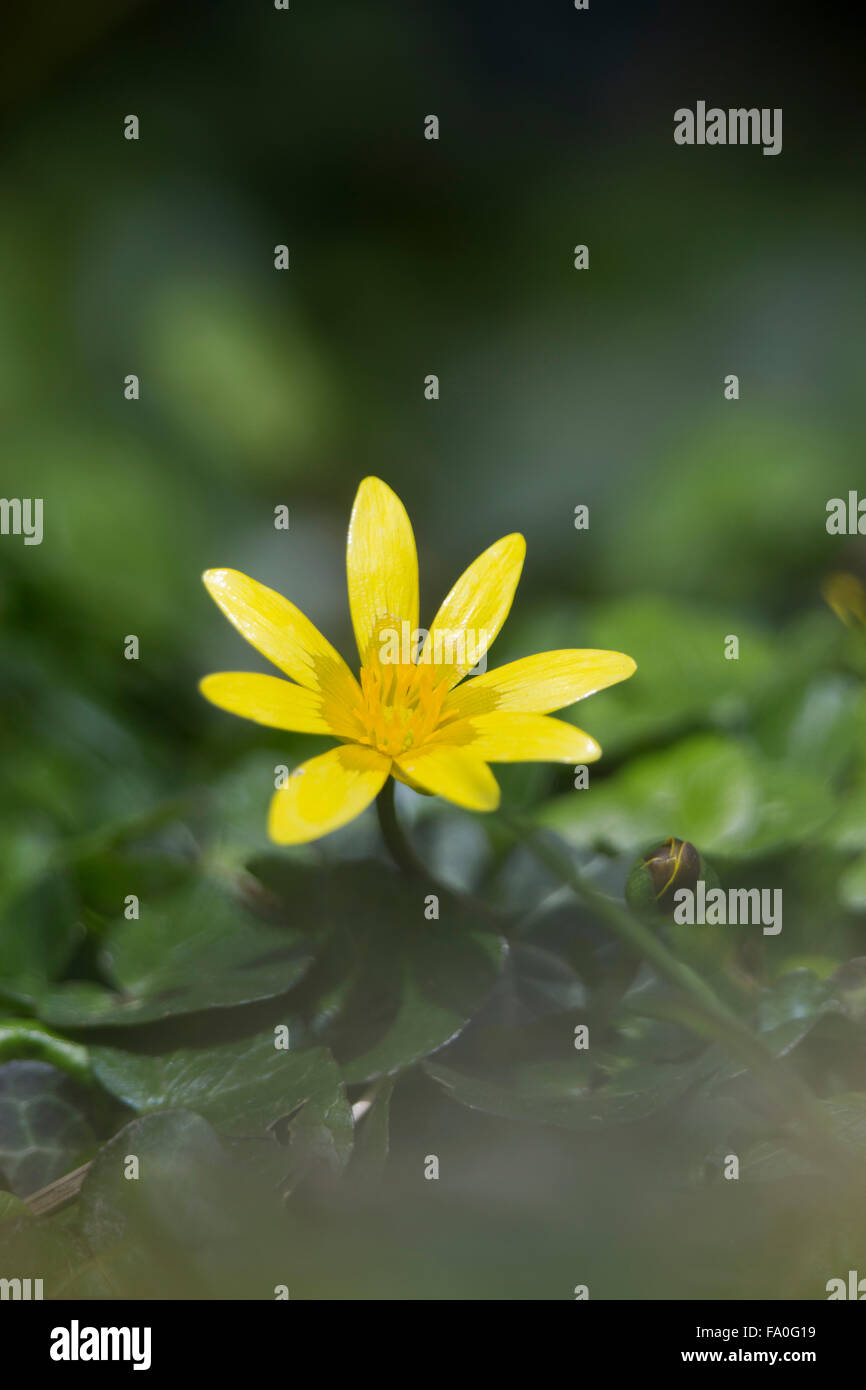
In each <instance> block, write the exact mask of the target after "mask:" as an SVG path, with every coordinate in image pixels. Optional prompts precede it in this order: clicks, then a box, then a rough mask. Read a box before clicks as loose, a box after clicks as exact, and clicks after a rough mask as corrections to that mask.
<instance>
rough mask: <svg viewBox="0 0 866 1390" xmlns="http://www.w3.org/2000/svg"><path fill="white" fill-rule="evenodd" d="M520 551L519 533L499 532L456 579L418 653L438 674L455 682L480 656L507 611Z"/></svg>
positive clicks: (521, 557)
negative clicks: (499, 535)
mask: <svg viewBox="0 0 866 1390" xmlns="http://www.w3.org/2000/svg"><path fill="white" fill-rule="evenodd" d="M525 555H526V541H525V540H524V539H523V537H522V536H521V535H519V534H518V533H517V532H515V533H514V534H513V535H511V536H503V538H502V540H500V541H496V542H495V544H494V545H491V546H489V547H488V548H487V550H485V551H484V553H483V554H482V555H479V557H478V559H477V560H474V561H473V562H472V564H471V565H470V566H469V568H468V570H465V571H464V573H463V574H462V575H461V576H460V578H459V579H458V580H457V583H456V584H455V585H454V588H453V589H452V590H451V592H450V593H449V595H448V597H447V598H446V599H445V601H444V603H443V604H442V607H441V608H440V609H439V612H438V613H437V614H436V617H435V618H434V619H433V622H432V624H431V627H430V633H429V636H428V637H427V640H426V641H425V643H424V646H423V648H422V651H421V655H420V657H419V660H420V661H429V662H430V663H431V664H432V665H433V666H434V667H435V668H436V678H437V680H441V679H443V678H446V679H447V681H448V684H449V686H451V685H456V684H457V682H458V681H459V680H461V679H462V678H463V676H465V675H466V672H467V671H471V670H472V667H473V666H475V665H476V664H477V662H478V661H480V659H481V657H482V656H483V655H484V653H485V652H486V651H487V648H488V647H489V646H490V643H491V642H492V641H493V639H494V637H495V636H496V634H497V632H498V631H499V629H500V628H501V627H502V624H503V623H504V622H505V619H506V618H507V617H508V611H509V609H510V608H511V603H512V600H513V598H514V591H515V589H516V588H517V581H518V580H519V578H520V572H521V570H522V569H523V560H524V556H525Z"/></svg>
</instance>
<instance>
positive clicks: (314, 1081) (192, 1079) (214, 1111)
mask: <svg viewBox="0 0 866 1390" xmlns="http://www.w3.org/2000/svg"><path fill="white" fill-rule="evenodd" d="M274 1042H275V1037H274V1034H273V1033H270V1034H268V1033H265V1034H259V1035H257V1036H255V1037H252V1038H246V1039H243V1040H242V1041H239V1042H231V1043H219V1044H217V1045H216V1046H213V1047H201V1048H182V1049H180V1050H179V1051H176V1052H169V1053H166V1054H164V1055H162V1056H150V1055H145V1054H141V1053H134V1052H125V1051H122V1050H121V1049H120V1048H114V1047H96V1048H93V1049H92V1050H91V1062H92V1065H93V1072H94V1075H95V1076H96V1078H97V1079H98V1080H99V1081H100V1082H101V1083H102V1085H103V1086H104V1087H105V1088H106V1090H107V1091H109V1092H110V1093H111V1094H112V1095H114V1096H116V1097H117V1099H118V1100H121V1101H123V1102H124V1103H125V1104H126V1105H129V1106H131V1108H132V1109H133V1110H136V1111H137V1112H138V1113H139V1114H146V1113H147V1112H149V1111H155V1110H174V1109H180V1110H196V1111H197V1112H198V1113H199V1114H201V1115H203V1116H204V1118H205V1119H206V1120H207V1121H208V1122H209V1123H210V1124H212V1125H213V1126H214V1127H215V1128H216V1129H218V1130H220V1132H221V1133H224V1134H226V1135H249V1136H252V1135H256V1134H258V1133H260V1132H261V1131H262V1130H264V1129H266V1128H267V1127H269V1126H270V1125H273V1124H274V1123H275V1122H276V1121H277V1120H279V1119H280V1118H281V1117H282V1116H284V1115H288V1114H290V1113H291V1112H292V1111H294V1110H297V1109H298V1107H302V1108H301V1109H300V1111H299V1113H298V1115H297V1117H296V1119H295V1120H294V1121H293V1127H292V1138H293V1141H294V1140H297V1141H298V1142H299V1144H300V1145H301V1146H303V1148H304V1149H305V1150H306V1151H307V1152H308V1153H310V1154H312V1155H313V1156H315V1157H316V1158H319V1159H323V1160H324V1161H325V1162H327V1163H328V1164H329V1165H330V1166H331V1167H333V1168H334V1169H340V1168H342V1166H343V1165H344V1164H345V1162H346V1161H347V1159H348V1157H349V1154H350V1152H351V1147H352V1112H351V1108H350V1106H349V1104H348V1101H347V1100H346V1093H345V1089H344V1086H343V1083H342V1079H341V1077H340V1073H339V1070H338V1069H337V1066H336V1064H335V1063H334V1060H333V1058H332V1057H331V1055H330V1053H329V1052H328V1051H327V1050H326V1049H324V1048H312V1049H310V1050H307V1051H297V1052H294V1051H292V1050H283V1049H281V1048H277V1047H275V1045H274Z"/></svg>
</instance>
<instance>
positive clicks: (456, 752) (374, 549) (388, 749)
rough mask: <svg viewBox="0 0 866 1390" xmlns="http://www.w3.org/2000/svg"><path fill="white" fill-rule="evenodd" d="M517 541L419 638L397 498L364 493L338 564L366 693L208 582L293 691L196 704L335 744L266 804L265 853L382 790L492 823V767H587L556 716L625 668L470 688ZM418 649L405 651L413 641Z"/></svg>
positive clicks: (322, 652)
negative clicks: (425, 797) (444, 802)
mask: <svg viewBox="0 0 866 1390" xmlns="http://www.w3.org/2000/svg"><path fill="white" fill-rule="evenodd" d="M525 552H526V544H525V542H524V539H523V537H522V536H520V535H517V534H515V535H511V536H505V537H503V539H502V540H500V541H496V543H495V544H494V545H491V546H490V547H489V549H488V550H485V551H484V553H483V555H480V556H479V557H478V559H477V560H476V561H475V562H474V564H471V565H470V566H469V568H468V569H467V570H466V572H465V573H464V574H463V575H462V576H461V578H460V579H458V581H457V583H456V584H455V585H454V588H453V589H452V590H451V592H450V593H449V594H448V596H447V598H446V599H445V601H444V603H443V604H442V606H441V607H440V609H439V611H438V613H437V614H436V616H435V618H434V619H433V623H432V625H431V628H430V630H429V633H427V634H426V635H425V636H423V637H422V636H421V635H420V630H419V629H418V560H417V556H416V553H415V537H414V535H413V533H412V525H411V523H410V521H409V518H408V516H407V515H406V510H405V508H404V506H403V504H402V502H401V501H400V499H399V497H397V495H396V494H395V493H394V492H392V491H391V489H390V488H389V487H388V486H387V485H386V484H385V483H383V482H382V481H381V480H380V479H379V478H365V479H364V481H363V482H362V483H361V485H360V487H359V488H358V493H357V496H356V498H355V505H354V507H353V508H352V517H351V520H350V522H349V536H348V543H347V551H346V567H347V570H348V578H349V607H350V610H351V614H352V625H353V627H354V629H355V638H356V640H357V643H358V651H359V653H360V656H361V672H360V683H359V682H358V681H357V680H356V679H355V677H354V675H353V674H352V672H351V671H350V670H349V667H348V666H347V665H346V663H345V661H344V660H343V658H342V657H341V656H340V655H339V653H338V652H336V651H335V650H334V648H333V647H332V646H331V644H330V643H329V642H328V641H327V640H326V639H325V638H324V637H323V636H322V634H321V633H320V632H319V631H318V629H317V628H315V627H314V626H313V624H312V623H311V622H310V621H309V619H308V618H305V617H304V615H303V613H301V612H300V611H299V610H298V609H297V608H296V607H295V606H294V604H292V603H290V602H289V601H288V599H285V598H282V597H281V595H280V594H277V593H274V591H273V590H272V589H266V588H265V587H264V585H262V584H259V583H257V582H256V580H254V579H248V578H247V577H246V575H243V574H240V573H238V571H237V570H228V569H218V570H208V571H207V572H206V574H205V575H204V582H205V584H206V586H207V589H208V592H209V593H210V594H211V596H212V598H214V599H215V601H216V602H217V603H218V604H219V606H220V608H221V609H222V610H223V612H224V613H225V615H226V617H227V618H229V620H230V621H231V622H232V623H234V625H235V627H236V628H237V629H238V631H239V632H240V633H241V634H242V635H243V636H244V637H245V638H246V639H247V641H248V642H250V643H251V644H252V645H253V646H254V647H255V648H256V649H257V650H258V651H260V652H261V653H262V654H263V655H264V656H266V657H267V658H268V660H269V661H272V662H273V663H274V665H275V666H278V667H279V669H280V670H281V671H283V672H284V673H285V675H287V676H288V677H289V679H288V680H287V681H286V680H282V679H280V678H279V677H277V676H266V675H256V674H251V673H249V672H224V673H222V674H220V675H214V676H206V677H205V679H204V680H203V681H202V682H201V691H202V694H203V695H205V696H206V698H207V699H208V700H210V701H211V702H212V703H213V704H215V705H219V707H220V708H221V709H225V710H229V711H230V712H231V713H232V714H239V715H241V716H242V717H243V718H245V719H254V720H256V722H257V723H259V724H267V725H269V726H270V727H271V728H275V729H289V730H293V731H294V732H296V733H307V734H331V735H332V736H333V737H334V738H336V739H338V740H339V744H338V746H337V747H336V748H332V749H331V750H330V752H328V753H323V754H322V755H321V756H320V757H316V758H311V759H310V760H309V761H308V762H305V763H302V764H301V766H300V767H298V768H296V769H295V771H294V772H293V773H292V775H291V777H290V778H289V780H288V782H287V783H286V785H285V786H284V787H281V788H280V789H279V790H278V791H277V792H276V793H275V795H274V798H273V801H272V802H271V809H270V814H269V819H268V831H269V833H270V835H271V838H272V839H274V840H276V841H277V842H278V843H280V844H302V843H304V842H305V841H308V840H315V839H318V838H319V837H320V836H322V835H327V834H329V832H330V831H332V830H337V829H338V828H339V827H340V826H341V825H345V824H346V822H347V821H350V820H352V819H353V818H354V817H355V816H357V815H359V814H360V812H361V811H363V810H364V808H365V807H366V806H368V805H369V804H370V802H371V801H372V800H373V799H374V798H375V797H376V796H377V795H378V793H379V792H380V791H381V790H382V787H383V786H384V784H385V782H386V781H387V779H388V777H389V776H394V777H396V778H398V780H399V781H401V782H405V783H407V784H408V785H409V786H410V787H414V788H415V789H416V790H417V791H424V792H429V793H433V794H435V795H438V796H444V797H447V799H448V800H449V801H453V802H455V803H456V804H457V805H458V806H463V807H466V808H467V809H469V810H472V811H492V810H494V809H495V808H496V807H497V806H498V804H499V787H498V785H497V782H496V779H495V777H494V776H493V773H492V772H491V771H490V767H489V764H490V763H491V762H494V763H495V762H537V761H545V762H546V761H554V762H563V763H576V764H578V763H588V762H591V761H593V760H594V759H595V758H598V757H600V755H601V749H600V748H599V746H598V744H597V743H596V742H595V740H594V739H592V738H590V736H589V735H588V734H585V733H582V732H581V730H580V729H576V728H574V726H573V725H571V724H566V723H565V722H563V721H562V720H559V719H550V718H549V717H548V716H549V714H550V711H551V710H558V709H562V708H563V707H564V706H566V705H570V704H573V703H574V701H575V700H581V699H583V697H584V696H586V695H591V694H592V693H593V692H594V691H596V690H602V689H603V688H604V687H605V686H608V685H613V684H615V683H616V682H617V681H621V680H625V678H626V677H627V676H630V675H631V674H632V672H633V671H634V669H635V664H634V662H633V661H632V659H631V657H628V656H623V655H622V654H621V653H620V652H605V651H555V652H542V653H540V654H538V655H537V656H528V657H524V658H523V659H522V660H520V661H512V662H509V664H508V665H507V666H500V667H499V668H498V669H497V670H489V671H485V673H484V674H483V675H477V676H473V677H471V678H470V679H468V680H465V679H464V677H466V676H467V675H468V673H469V672H470V671H471V670H472V669H473V667H475V666H476V665H477V664H479V663H481V662H483V660H484V658H485V654H486V651H487V648H488V646H489V645H490V643H491V642H492V641H493V639H494V638H495V636H496V634H497V633H498V631H499V629H500V628H501V627H502V624H503V623H504V621H505V619H506V617H507V616H508V611H509V609H510V607H511V602H512V599H513V598H514V591H515V589H516V588H517V581H518V579H519V578H520V572H521V569H522V568H523V557H524V554H525ZM407 633H408V634H412V635H415V634H416V633H417V634H419V635H418V639H417V642H416V643H415V644H414V645H413V646H411V647H410V648H409V649H408V650H407V642H406V640H405V637H406V634H407Z"/></svg>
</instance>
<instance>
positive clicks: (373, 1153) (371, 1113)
mask: <svg viewBox="0 0 866 1390" xmlns="http://www.w3.org/2000/svg"><path fill="white" fill-rule="evenodd" d="M395 1084H396V1077H393V1076H387V1077H385V1078H384V1079H383V1080H382V1081H380V1082H379V1083H378V1085H377V1086H376V1093H375V1095H374V1096H373V1099H372V1101H371V1103H370V1107H369V1109H368V1110H367V1112H366V1114H364V1115H363V1116H361V1118H360V1121H356V1128H355V1149H354V1152H353V1154H352V1167H351V1172H352V1173H353V1174H354V1175H360V1176H361V1177H365V1178H370V1177H374V1176H378V1175H380V1174H381V1172H382V1169H383V1168H384V1167H385V1164H386V1162H387V1159H388V1154H389V1152H390V1147H391V1096H392V1095H393V1092H394V1086H395Z"/></svg>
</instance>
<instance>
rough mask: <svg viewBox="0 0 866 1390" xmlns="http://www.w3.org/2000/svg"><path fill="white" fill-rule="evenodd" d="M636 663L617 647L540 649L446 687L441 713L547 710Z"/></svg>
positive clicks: (622, 675)
mask: <svg viewBox="0 0 866 1390" xmlns="http://www.w3.org/2000/svg"><path fill="white" fill-rule="evenodd" d="M635 669H636V668H635V663H634V662H633V661H632V659H631V657H630V656H624V655H623V654H622V652H605V651H592V650H586V651H579V650H574V651H558V652H539V653H538V654H537V655H536V656H525V657H523V658H522V659H521V660H520V661H511V662H509V663H508V665H507V666H499V667H497V668H496V669H494V670H493V671H485V672H484V674H483V675H481V676H473V678H472V680H469V681H467V682H466V684H465V685H461V686H460V688H459V689H458V690H452V691H451V693H450V695H449V696H448V698H447V699H446V701H445V704H444V706H443V714H449V713H451V714H458V715H459V716H460V717H461V718H464V719H465V718H474V717H475V716H476V715H479V714H489V713H490V712H491V711H492V710H517V711H520V712H521V713H524V714H549V713H550V711H551V710H555V709H564V708H565V706H566V705H573V704H574V702H575V700H583V699H584V698H585V697H586V696H587V695H592V694H594V693H595V691H596V690H604V688H605V687H606V686H608V685H616V683H617V681H624V680H626V679H627V678H628V677H629V676H630V675H632V673H633V672H634V671H635Z"/></svg>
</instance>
